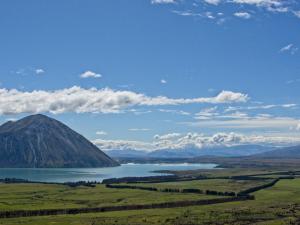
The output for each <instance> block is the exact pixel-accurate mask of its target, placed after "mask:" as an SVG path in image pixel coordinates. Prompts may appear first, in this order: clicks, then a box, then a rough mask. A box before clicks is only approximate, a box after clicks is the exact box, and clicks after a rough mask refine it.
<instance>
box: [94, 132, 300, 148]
mask: <svg viewBox="0 0 300 225" xmlns="http://www.w3.org/2000/svg"><path fill="white" fill-rule="evenodd" d="M93 142H94V144H96V145H97V146H98V147H99V148H100V149H103V150H139V151H155V150H163V149H171V150H172V149H173V150H175V149H176V150H180V149H188V148H193V149H199V150H201V149H203V148H211V147H218V146H234V145H242V144H265V145H266V144H269V145H279V146H280V145H283V146H284V145H289V144H291V143H300V137H293V136H260V135H247V136H246V135H243V134H238V133H233V132H230V133H216V134H213V135H211V136H205V135H204V134H200V133H187V134H180V133H170V134H164V135H155V136H154V138H153V141H152V142H142V141H129V140H103V139H96V140H94V141H93Z"/></svg>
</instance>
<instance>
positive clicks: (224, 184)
mask: <svg viewBox="0 0 300 225" xmlns="http://www.w3.org/2000/svg"><path fill="white" fill-rule="evenodd" d="M267 182H269V181H268V180H266V181H259V180H255V181H254V180H230V179H208V180H193V181H185V182H165V183H150V184H133V185H135V186H143V187H156V188H159V189H164V188H178V189H185V188H195V189H201V190H214V191H222V192H225V191H228V192H229V191H232V192H239V191H242V190H245V189H248V188H251V187H255V186H259V185H262V184H265V183H267Z"/></svg>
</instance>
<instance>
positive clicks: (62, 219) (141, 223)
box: [0, 178, 300, 225]
mask: <svg viewBox="0 0 300 225" xmlns="http://www.w3.org/2000/svg"><path fill="white" fill-rule="evenodd" d="M201 182H203V181H188V182H169V183H160V184H155V185H167V186H168V187H170V185H173V186H174V187H176V188H178V187H184V188H192V187H196V186H197V187H199V185H202V186H201V187H203V188H204V187H208V188H209V189H216V188H218V189H219V188H220V189H219V190H220V191H226V190H227V189H228V188H229V187H230V188H236V190H239V189H240V188H246V187H249V185H250V186H251V185H253V184H251V182H257V181H247V182H245V183H242V184H241V183H239V182H238V183H235V182H236V181H232V180H223V179H212V180H206V181H205V182H203V183H201ZM259 182H260V181H259ZM199 183H200V184H199ZM149 185H153V184H149ZM193 185H195V186H193ZM199 188H200V187H199ZM222 188H223V189H222ZM8 191H10V192H9V193H10V194H9V196H8V195H7V193H8ZM33 193H35V194H41V193H42V194H41V195H43V196H44V197H43V198H44V200H40V197H39V198H38V201H36V199H35V198H31V197H32V195H33ZM254 195H255V197H256V200H254V201H243V202H231V203H222V204H215V205H206V206H193V207H184V208H172V209H151V210H139V211H120V212H107V213H90V214H81V215H61V216H47V217H32V218H15V219H0V224H1V225H16V224H22V225H53V224H59V225H69V224H72V225H102V224H105V225H125V224H130V225H150V224H151V225H187V224H189V225H194V224H195V225H196V224H207V225H211V224H218V225H225V224H233V225H243V224H245V225H246V224H248V225H249V224H256V225H283V224H289V225H292V224H295V225H296V224H300V179H299V178H298V179H294V180H280V181H279V182H278V183H277V184H276V185H275V186H273V187H271V188H267V189H264V190H261V191H258V192H255V193H254ZM196 197H197V198H202V197H204V196H202V195H193V194H178V193H175V194H171V193H159V192H158V193H157V192H149V191H141V190H127V189H121V190H118V189H107V188H105V187H104V186H102V185H99V186H97V187H96V188H86V187H80V188H75V189H74V188H69V187H66V186H63V185H36V184H20V185H15V184H14V185H0V201H1V202H3V201H7V200H10V201H11V203H12V204H11V207H12V209H13V208H14V207H15V208H18V207H21V208H22V207H30V206H31V204H32V203H33V202H35V203H36V204H37V205H38V204H40V203H41V202H43V201H44V202H45V203H44V205H43V204H42V206H43V207H44V206H45V205H46V204H47V203H48V201H50V203H49V205H48V206H51V207H52V206H53V207H56V206H57V204H58V205H61V204H66V205H67V206H70V207H73V206H74V205H77V206H78V205H80V206H89V204H91V205H94V204H100V205H101V204H108V203H109V204H121V203H122V204H124V203H125V204H130V203H135V204H137V203H142V204H145V203H146V202H155V201H161V202H164V201H169V200H171V201H172V200H178V199H180V198H192V199H193V198H196ZM43 198H42V199H43ZM20 199H21V200H22V201H23V202H22V203H23V204H26V201H29V202H28V204H27V205H25V206H21V204H20ZM117 200H119V201H120V200H121V201H120V202H121V203H120V202H119V201H117ZM30 201H31V202H30ZM78 201H79V202H78ZM1 204H2V203H1ZM37 205H36V206H37ZM2 206H3V205H2ZM46 208H49V207H46ZM2 209H3V208H2Z"/></svg>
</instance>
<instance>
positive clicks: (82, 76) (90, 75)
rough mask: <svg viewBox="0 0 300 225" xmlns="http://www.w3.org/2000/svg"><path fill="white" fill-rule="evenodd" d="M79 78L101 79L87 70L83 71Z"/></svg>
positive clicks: (97, 74) (98, 75)
mask: <svg viewBox="0 0 300 225" xmlns="http://www.w3.org/2000/svg"><path fill="white" fill-rule="evenodd" d="M80 77H81V78H100V77H102V75H101V74H99V73H95V72H93V71H90V70H88V71H85V72H83V73H82V74H80Z"/></svg>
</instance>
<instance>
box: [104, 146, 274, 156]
mask: <svg viewBox="0 0 300 225" xmlns="http://www.w3.org/2000/svg"><path fill="white" fill-rule="evenodd" d="M271 150H274V147H269V146H261V145H237V146H230V147H226V146H222V147H221V146H218V147H211V148H204V149H193V148H190V149H162V150H156V151H153V152H145V151H136V150H111V151H107V152H106V153H107V154H108V155H109V156H111V157H114V158H145V157H147V158H194V157H201V156H219V157H233V156H234V157H235V156H250V155H254V154H258V153H262V152H267V151H271Z"/></svg>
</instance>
